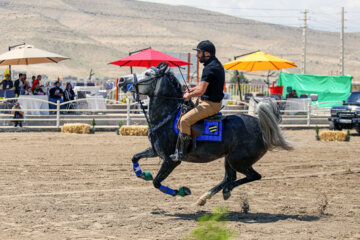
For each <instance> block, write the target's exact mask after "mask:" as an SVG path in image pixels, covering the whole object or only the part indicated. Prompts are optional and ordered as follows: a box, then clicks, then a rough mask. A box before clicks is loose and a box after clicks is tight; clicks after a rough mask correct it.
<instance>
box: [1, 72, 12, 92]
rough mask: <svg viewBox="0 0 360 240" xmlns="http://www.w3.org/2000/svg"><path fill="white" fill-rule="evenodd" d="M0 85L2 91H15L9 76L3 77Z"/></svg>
mask: <svg viewBox="0 0 360 240" xmlns="http://www.w3.org/2000/svg"><path fill="white" fill-rule="evenodd" d="M1 84H2V89H3V90H4V91H8V90H14V89H15V88H14V84H13V82H12V81H11V80H10V74H6V75H5V79H4V80H3V81H2V82H1Z"/></svg>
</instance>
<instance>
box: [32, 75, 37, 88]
mask: <svg viewBox="0 0 360 240" xmlns="http://www.w3.org/2000/svg"><path fill="white" fill-rule="evenodd" d="M35 80H36V77H35V76H32V77H31V86H32V85H34V82H35Z"/></svg>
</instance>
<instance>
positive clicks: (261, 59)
mask: <svg viewBox="0 0 360 240" xmlns="http://www.w3.org/2000/svg"><path fill="white" fill-rule="evenodd" d="M291 67H296V64H295V63H293V62H291V61H288V60H285V59H282V58H279V57H275V56H272V55H270V54H267V53H264V52H261V51H257V52H254V53H251V54H249V55H246V56H244V57H241V58H239V59H236V60H234V61H232V62H228V63H226V64H224V68H226V69H227V70H242V71H261V70H280V69H284V68H291Z"/></svg>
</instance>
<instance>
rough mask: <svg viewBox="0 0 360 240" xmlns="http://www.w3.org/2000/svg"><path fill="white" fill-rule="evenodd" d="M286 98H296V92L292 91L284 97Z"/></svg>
mask: <svg viewBox="0 0 360 240" xmlns="http://www.w3.org/2000/svg"><path fill="white" fill-rule="evenodd" d="M288 98H298V96H297V94H296V90H292V91H291V92H290V93H289V94H288V95H286V99H288Z"/></svg>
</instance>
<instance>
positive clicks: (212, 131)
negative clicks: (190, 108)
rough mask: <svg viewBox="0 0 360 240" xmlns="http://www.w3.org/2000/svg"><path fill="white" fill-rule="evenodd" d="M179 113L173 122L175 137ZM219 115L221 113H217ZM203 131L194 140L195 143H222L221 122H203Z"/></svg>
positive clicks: (177, 133)
mask: <svg viewBox="0 0 360 240" xmlns="http://www.w3.org/2000/svg"><path fill="white" fill-rule="evenodd" d="M180 112H181V110H180V111H179V112H178V114H177V115H176V118H175V121H174V130H175V133H176V135H179V131H178V129H177V122H178V120H179V117H180ZM218 114H220V115H221V113H218ZM204 125H205V129H204V132H203V134H202V135H200V136H199V137H197V138H196V141H212V142H221V141H222V131H223V121H222V120H221V121H208V120H205V121H204Z"/></svg>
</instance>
